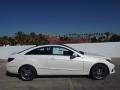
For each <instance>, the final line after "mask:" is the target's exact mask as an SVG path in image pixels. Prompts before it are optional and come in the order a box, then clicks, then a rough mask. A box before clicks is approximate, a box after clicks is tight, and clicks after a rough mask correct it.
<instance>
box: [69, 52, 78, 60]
mask: <svg viewBox="0 0 120 90" xmlns="http://www.w3.org/2000/svg"><path fill="white" fill-rule="evenodd" d="M76 57H78V54H76V53H73V54H72V55H71V56H70V59H74V58H76Z"/></svg>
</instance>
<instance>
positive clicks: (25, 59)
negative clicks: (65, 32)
mask: <svg viewBox="0 0 120 90" xmlns="http://www.w3.org/2000/svg"><path fill="white" fill-rule="evenodd" d="M51 46H52V47H51ZM43 47H45V48H46V47H50V49H48V50H46V49H41V48H43ZM54 47H60V48H62V50H65V49H63V48H66V49H67V50H68V51H66V50H65V51H63V52H64V53H63V54H62V55H61V54H57V55H54V54H53V53H52V52H51V53H49V55H47V54H46V53H44V55H42V54H43V52H46V51H48V52H50V51H53V48H54ZM36 48H37V49H36ZM33 50H39V51H37V52H39V54H38V53H37V54H36V53H32V54H24V53H25V52H29V50H26V51H25V52H22V53H19V54H13V55H11V58H14V60H12V61H10V62H8V63H7V71H8V72H10V73H14V74H18V70H19V68H20V67H21V66H23V65H26V64H27V65H31V66H33V67H34V68H35V69H36V71H37V74H38V75H89V72H90V69H91V68H92V67H93V65H95V64H97V63H103V64H105V65H106V66H107V67H108V69H109V73H110V74H112V73H115V70H114V67H115V66H114V64H112V63H110V62H109V61H108V60H107V59H108V58H107V57H97V56H90V55H82V54H80V53H78V52H77V51H75V50H73V49H71V48H69V47H66V46H63V45H47V46H46V45H43V46H38V47H34V48H32V49H31V51H33ZM40 50H41V51H40ZM49 50H50V51H49ZM40 52H41V54H40ZM69 52H72V53H69ZM66 53H67V54H66ZM74 53H76V54H77V55H76V56H75V57H74V58H71V56H73V54H74ZM109 59H110V58H109ZM23 70H25V69H23ZM113 70H114V71H113ZM25 71H26V70H25ZM20 75H22V74H20ZM23 75H24V74H23Z"/></svg>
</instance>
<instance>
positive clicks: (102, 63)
mask: <svg viewBox="0 0 120 90" xmlns="http://www.w3.org/2000/svg"><path fill="white" fill-rule="evenodd" d="M98 64H102V65H104V66H105V67H106V68H107V71H108V74H110V71H109V68H108V66H107V65H106V64H104V63H95V64H94V65H93V66H92V67H91V68H90V71H89V75H90V74H91V71H92V69H93V67H94V66H96V65H98Z"/></svg>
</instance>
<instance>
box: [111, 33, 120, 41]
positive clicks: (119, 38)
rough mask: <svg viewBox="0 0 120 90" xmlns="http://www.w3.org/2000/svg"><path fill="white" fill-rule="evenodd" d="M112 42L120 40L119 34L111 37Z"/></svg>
mask: <svg viewBox="0 0 120 90" xmlns="http://www.w3.org/2000/svg"><path fill="white" fill-rule="evenodd" d="M110 41H111V42H118V41H120V36H119V35H117V34H114V35H113V36H112V37H111V38H110Z"/></svg>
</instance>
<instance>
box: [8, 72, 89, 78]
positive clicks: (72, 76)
mask: <svg viewBox="0 0 120 90" xmlns="http://www.w3.org/2000/svg"><path fill="white" fill-rule="evenodd" d="M6 75H7V76H10V77H19V75H18V74H12V73H9V72H6ZM35 78H89V79H90V77H89V76H88V75H39V76H36V77H35Z"/></svg>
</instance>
